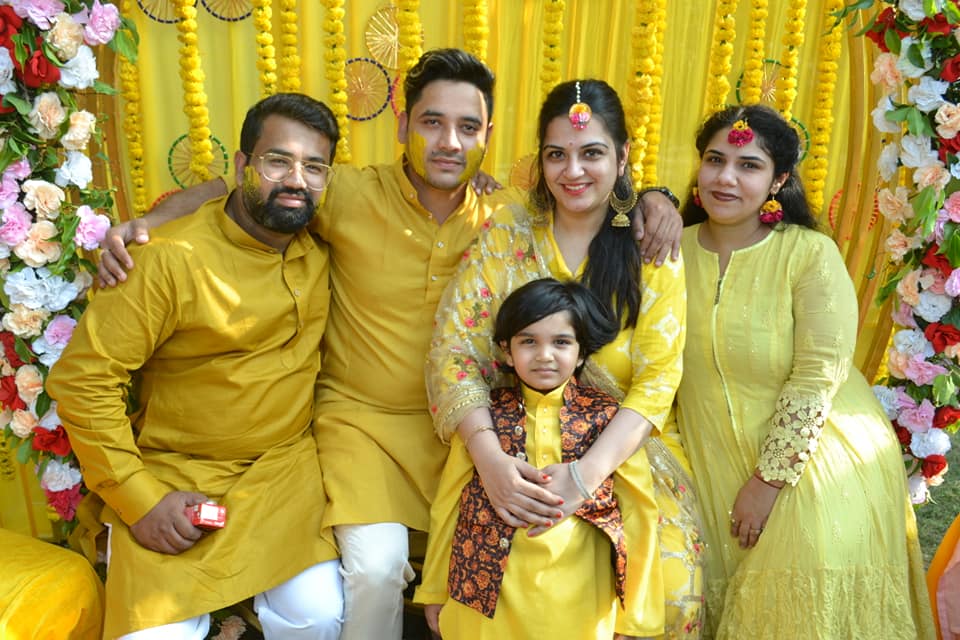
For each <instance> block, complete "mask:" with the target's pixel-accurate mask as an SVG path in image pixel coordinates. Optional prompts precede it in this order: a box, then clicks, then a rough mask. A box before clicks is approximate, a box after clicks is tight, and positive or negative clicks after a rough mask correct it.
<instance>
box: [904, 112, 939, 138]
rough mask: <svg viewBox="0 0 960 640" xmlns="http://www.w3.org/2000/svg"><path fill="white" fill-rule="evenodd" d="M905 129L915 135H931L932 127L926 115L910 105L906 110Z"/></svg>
mask: <svg viewBox="0 0 960 640" xmlns="http://www.w3.org/2000/svg"><path fill="white" fill-rule="evenodd" d="M907 129H909V130H910V133H912V134H913V135H915V136H932V135H933V127H932V126H930V121H929V120H928V119H927V115H926V114H925V113H924V112H922V111H920V109H917V108H916V107H910V110H909V111H907Z"/></svg>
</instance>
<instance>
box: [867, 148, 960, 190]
mask: <svg viewBox="0 0 960 640" xmlns="http://www.w3.org/2000/svg"><path fill="white" fill-rule="evenodd" d="M958 164H960V163H958ZM898 166H900V148H899V146H898V145H897V144H896V143H895V142H891V143H890V144H886V145H884V146H883V150H882V151H881V152H880V158H879V160H877V168H878V169H879V170H880V177H881V178H883V181H884V182H890V179H891V178H893V176H894V174H896V173H897V167H898Z"/></svg>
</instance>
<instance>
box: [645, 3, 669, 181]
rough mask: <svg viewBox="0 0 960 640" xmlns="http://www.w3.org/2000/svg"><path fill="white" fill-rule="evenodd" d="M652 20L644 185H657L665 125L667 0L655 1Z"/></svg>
mask: <svg viewBox="0 0 960 640" xmlns="http://www.w3.org/2000/svg"><path fill="white" fill-rule="evenodd" d="M653 5H654V10H653V14H652V16H651V20H652V21H653V22H654V24H655V29H654V52H653V60H652V63H653V66H652V68H651V70H650V92H651V105H650V120H649V121H648V122H647V138H646V139H647V151H646V153H645V154H644V157H643V184H644V186H649V185H655V184H657V183H658V182H659V180H657V160H658V159H659V156H660V131H661V127H662V125H663V49H664V45H663V40H664V36H665V34H666V31H667V0H654V2H653Z"/></svg>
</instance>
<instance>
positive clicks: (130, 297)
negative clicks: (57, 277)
mask: <svg viewBox="0 0 960 640" xmlns="http://www.w3.org/2000/svg"><path fill="white" fill-rule="evenodd" d="M337 138H338V129H337V125H336V121H335V119H334V117H333V115H332V114H331V113H330V111H329V109H327V108H326V107H325V106H324V105H323V104H322V103H319V102H317V101H315V100H313V99H311V98H308V97H306V96H302V95H299V94H278V95H275V96H272V97H270V98H267V99H265V100H263V101H261V102H260V103H258V104H257V105H255V106H254V107H253V108H252V109H251V110H250V111H249V112H248V113H247V118H246V120H245V121H244V126H243V132H242V133H241V145H240V146H241V151H239V152H237V154H236V157H235V162H236V173H237V183H238V184H239V185H240V188H238V189H235V190H234V191H233V192H232V193H231V194H229V195H228V196H227V197H226V198H220V199H217V200H213V201H211V202H209V203H207V204H205V205H204V206H203V207H202V208H201V209H200V210H199V211H198V212H197V214H196V215H193V216H190V217H188V218H184V219H183V220H179V221H177V222H175V223H172V224H170V225H167V226H165V227H164V228H163V229H162V231H161V232H159V233H157V239H156V240H155V241H154V242H152V243H150V244H149V245H145V246H143V247H139V248H138V249H137V256H136V259H137V269H135V270H134V271H133V272H131V275H130V278H129V281H128V283H127V285H126V286H125V287H122V288H118V289H109V290H104V291H101V292H99V293H98V294H97V295H96V297H95V298H94V300H93V301H92V302H91V304H90V306H89V307H88V309H87V311H86V313H85V314H84V316H83V318H82V319H81V321H80V323H79V325H78V326H77V329H76V332H75V333H74V336H73V338H72V340H71V342H70V344H69V346H68V348H67V349H66V351H65V352H64V354H63V357H62V358H61V360H60V361H59V362H58V363H57V365H56V366H55V367H54V368H53V370H52V372H51V374H50V377H49V380H48V384H49V387H48V388H49V391H50V394H51V395H52V396H53V397H54V398H55V399H56V400H57V402H58V412H59V415H60V417H61V419H62V420H63V424H64V426H65V428H66V429H67V432H68V433H69V436H70V440H71V443H72V445H73V448H74V450H75V451H76V454H77V457H78V458H79V460H80V463H81V465H82V470H83V473H84V477H85V480H86V482H87V486H88V487H89V488H90V489H91V491H93V492H95V493H96V494H97V495H99V497H100V498H102V500H103V502H104V503H105V506H104V507H103V509H102V514H101V518H102V520H103V522H105V523H107V524H108V525H109V527H110V541H109V547H110V554H111V555H110V560H109V567H108V573H107V596H106V597H107V603H106V608H107V612H106V622H105V629H104V637H105V638H115V637H118V636H122V635H123V636H124V638H127V637H128V636H126V635H124V634H130V635H129V637H130V638H163V639H164V640H167V639H168V638H203V637H205V635H206V633H207V629H208V627H209V616H208V612H210V611H212V610H216V609H219V608H222V607H224V606H227V605H230V604H232V603H234V602H237V601H239V600H243V599H245V598H248V597H250V596H256V599H255V607H256V609H257V612H258V615H259V617H260V621H261V624H262V625H263V627H264V632H265V635H266V637H267V638H271V637H273V638H283V639H284V640H292V639H295V638H324V639H329V640H336V638H337V637H338V635H339V631H340V617H341V615H342V594H341V587H340V577H339V574H338V568H339V563H338V561H337V560H336V555H337V553H336V549H335V547H334V545H333V544H332V541H331V540H327V539H324V538H323V537H322V536H321V532H320V531H321V530H320V527H321V518H322V516H323V512H324V509H325V506H326V498H325V496H324V492H323V478H322V475H321V472H320V465H319V461H318V458H317V451H316V444H315V440H314V438H313V433H312V426H311V423H312V420H313V394H312V389H313V384H314V381H315V380H316V377H317V373H318V370H319V364H320V355H319V344H320V338H321V337H322V335H323V331H324V328H325V325H326V319H327V313H328V309H329V284H328V256H327V248H326V245H324V244H322V243H318V242H317V241H316V240H314V239H313V238H312V237H311V236H310V234H309V233H308V232H307V231H306V229H305V227H306V225H307V224H308V223H309V221H310V219H311V218H312V216H313V211H314V203H315V201H316V200H317V199H318V198H319V196H320V193H321V192H322V191H323V189H324V188H325V187H326V179H327V177H328V173H329V171H330V169H329V164H330V163H331V162H332V159H333V158H332V157H333V151H334V148H335V145H336V141H337ZM134 374H137V375H136V376H134ZM132 377H135V378H136V379H137V382H138V384H135V385H134V387H133V389H134V392H133V396H134V400H135V404H136V405H138V411H137V412H136V413H135V414H133V415H132V416H130V417H128V416H127V415H126V413H127V412H126V405H125V401H124V397H125V388H126V385H127V384H128V383H129V382H130V381H131V378H132ZM90 498H93V496H90ZM206 499H209V500H213V501H216V502H217V503H219V504H221V505H224V506H225V507H226V509H227V522H226V526H225V527H224V528H222V529H219V530H214V531H212V532H210V533H207V534H203V532H202V531H201V530H200V529H198V528H196V527H194V526H193V525H192V524H191V522H190V520H189V519H188V517H187V514H186V513H185V510H186V508H188V507H189V506H191V505H195V504H199V503H200V502H203V501H204V500H206ZM144 629H146V631H145V632H144V631H139V630H144ZM131 632H134V633H131Z"/></svg>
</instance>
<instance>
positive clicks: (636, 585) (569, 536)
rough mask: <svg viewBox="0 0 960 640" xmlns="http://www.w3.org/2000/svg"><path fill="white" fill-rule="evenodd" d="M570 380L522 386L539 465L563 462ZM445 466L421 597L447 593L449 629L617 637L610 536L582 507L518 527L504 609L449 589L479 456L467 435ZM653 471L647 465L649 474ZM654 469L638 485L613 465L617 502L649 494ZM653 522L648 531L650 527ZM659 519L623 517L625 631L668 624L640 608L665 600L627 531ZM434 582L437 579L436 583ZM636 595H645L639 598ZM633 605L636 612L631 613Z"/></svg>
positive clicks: (474, 639) (476, 637)
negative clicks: (456, 596)
mask: <svg viewBox="0 0 960 640" xmlns="http://www.w3.org/2000/svg"><path fill="white" fill-rule="evenodd" d="M565 386H566V385H564V386H563V387H560V388H558V389H554V390H553V391H551V392H550V393H548V394H546V395H544V394H541V393H538V392H536V391H533V390H531V389H528V388H527V387H526V386H524V387H523V399H524V407H525V409H526V415H527V419H526V431H527V439H526V446H525V451H526V453H527V457H528V459H529V460H531V461H535V462H536V464H537V466H541V467H542V466H545V465H549V464H556V463H559V462H562V461H563V460H562V452H561V443H560V407H561V406H563V390H564V388H565ZM450 446H451V448H450V457H449V458H448V459H447V463H446V466H445V467H444V471H443V477H442V478H441V480H440V488H439V490H438V493H437V500H436V501H435V502H434V504H433V508H432V509H431V522H430V541H429V545H428V549H427V567H426V573H427V574H428V575H430V576H431V577H433V576H436V578H435V579H433V580H432V581H431V584H430V585H427V584H426V583H425V584H424V585H423V586H421V587H420V589H419V590H418V591H417V596H416V597H417V600H422V601H426V602H443V603H444V607H443V610H442V611H441V613H440V630H441V632H442V634H443V636H444V637H447V638H458V639H459V640H503V639H504V638H564V639H569V640H611V639H612V638H613V633H614V625H615V623H616V621H617V619H618V609H620V605H619V600H618V599H617V594H616V590H615V588H614V571H613V565H612V564H611V561H610V554H611V543H610V538H608V537H607V536H606V535H604V533H603V532H602V531H600V529H598V528H597V527H595V526H593V525H592V524H590V523H588V522H586V521H585V520H582V519H580V518H577V517H571V518H566V519H565V520H562V521H561V522H560V523H559V524H557V525H556V526H555V527H553V528H552V529H550V530H549V531H547V532H546V533H544V534H543V535H540V536H537V537H535V538H531V537H529V536H527V535H526V532H525V531H524V530H523V529H519V530H517V532H516V533H515V534H514V536H513V540H512V543H511V545H510V555H509V558H508V560H507V569H506V572H505V573H504V576H503V583H502V584H501V588H500V596H499V598H498V600H497V610H496V614H495V615H494V617H493V618H487V617H486V616H484V615H482V614H481V613H479V612H478V611H476V610H475V609H472V608H470V607H467V606H465V605H463V604H461V603H459V602H457V601H455V600H451V599H449V598H447V596H446V577H447V568H448V567H449V564H450V548H451V541H452V540H453V532H454V529H455V528H456V524H457V517H458V515H459V507H460V493H461V491H462V490H463V487H464V486H465V485H466V484H467V483H468V482H469V481H470V478H471V477H472V476H473V462H472V461H471V460H470V454H469V453H467V451H466V448H465V447H464V446H463V443H462V442H461V440H460V438H459V437H458V436H454V438H453V440H452V442H451V445H450ZM648 475H649V474H648ZM649 484H650V483H649V479H647V481H646V482H644V483H641V484H640V485H637V484H636V483H634V482H633V481H632V479H631V478H629V477H625V476H622V475H621V474H620V473H615V474H614V480H613V489H614V493H615V494H616V496H617V501H618V503H619V504H620V505H621V506H623V505H625V504H628V503H629V504H636V503H641V504H642V503H650V502H651V497H650V496H649V495H648V494H647V493H646V491H648V490H649ZM645 527H646V528H648V529H647V531H644V528H645ZM654 527H656V520H655V519H653V520H652V521H649V522H645V521H642V520H641V519H640V518H632V519H629V520H628V519H626V518H625V519H624V532H625V534H626V537H627V544H628V554H627V574H626V576H627V582H626V585H625V602H626V604H627V607H626V611H624V610H623V609H620V611H619V618H620V622H621V626H622V627H623V629H624V631H623V632H624V633H629V634H630V635H638V636H647V635H652V634H657V633H660V632H661V631H662V627H663V625H662V617H661V616H658V618H661V619H660V620H658V621H657V622H656V623H655V624H654V625H653V627H651V624H650V622H651V621H650V620H648V619H646V618H645V616H644V615H643V614H644V612H645V611H646V608H647V607H648V606H649V605H648V604H646V603H645V602H643V600H644V599H645V598H647V597H648V596H650V595H651V594H650V593H649V592H650V591H651V590H652V591H654V592H655V593H654V594H653V596H654V597H656V598H658V599H660V600H661V603H660V606H661V607H662V596H661V593H662V585H661V584H660V583H659V581H654V582H653V584H651V583H650V582H648V580H647V578H648V576H647V575H644V574H646V571H644V570H643V569H645V567H644V566H643V564H637V562H638V561H639V562H640V563H642V562H643V561H644V560H647V561H648V562H649V558H636V557H634V556H635V555H638V554H633V547H632V546H629V545H630V541H631V540H634V539H637V538H639V537H646V536H649V530H650V529H652V528H654ZM429 589H435V591H431V590H429ZM638 600H639V601H638ZM627 612H629V613H627Z"/></svg>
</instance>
